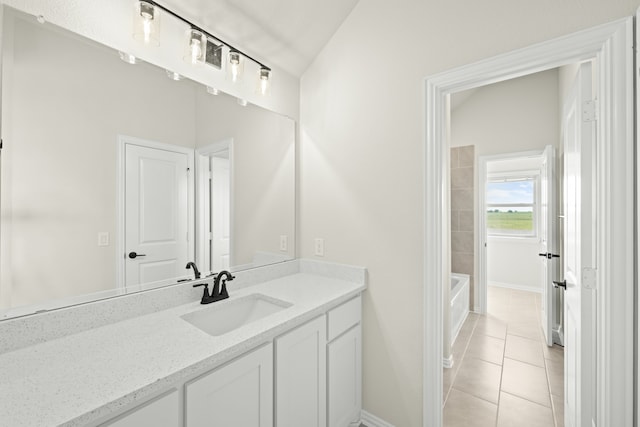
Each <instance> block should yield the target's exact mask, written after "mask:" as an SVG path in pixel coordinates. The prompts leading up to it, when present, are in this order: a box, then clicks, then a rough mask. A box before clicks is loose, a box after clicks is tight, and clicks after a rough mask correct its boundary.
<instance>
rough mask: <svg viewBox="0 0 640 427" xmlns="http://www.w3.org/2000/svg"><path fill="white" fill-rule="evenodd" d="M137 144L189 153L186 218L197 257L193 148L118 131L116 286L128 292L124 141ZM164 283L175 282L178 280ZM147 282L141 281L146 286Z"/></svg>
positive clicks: (191, 242) (191, 254) (190, 243)
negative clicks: (125, 256) (126, 277)
mask: <svg viewBox="0 0 640 427" xmlns="http://www.w3.org/2000/svg"><path fill="white" fill-rule="evenodd" d="M127 144H130V145H138V146H141V147H147V148H154V149H156V150H165V151H170V152H173V153H183V154H186V155H187V164H188V166H187V167H188V168H189V170H190V171H191V173H190V174H189V177H188V181H187V186H188V189H187V196H188V199H187V204H188V212H187V218H188V219H189V224H188V233H189V244H188V245H187V247H188V248H189V253H188V258H189V259H194V256H195V244H194V241H195V220H194V218H195V212H194V200H193V198H194V175H195V173H194V165H193V164H194V150H193V149H191V148H187V147H182V146H179V145H172V144H165V143H162V142H155V141H148V140H145V139H141V138H136V137H133V136H128V135H118V143H117V146H118V154H117V157H118V158H117V162H116V163H117V165H116V168H117V170H116V216H117V218H116V235H115V239H114V240H115V248H116V289H121V290H123V291H125V292H126V286H125V284H126V280H125V258H124V254H125V253H126V252H127V248H126V247H125V246H126V241H125V238H124V236H125V234H124V225H125V182H124V174H125V170H126V169H125V166H126V165H125V157H126V150H125V145H127ZM174 279H175V278H174ZM174 279H172V281H171V282H167V283H165V284H169V283H173V282H175V280H174ZM143 285H144V284H142V285H140V286H143Z"/></svg>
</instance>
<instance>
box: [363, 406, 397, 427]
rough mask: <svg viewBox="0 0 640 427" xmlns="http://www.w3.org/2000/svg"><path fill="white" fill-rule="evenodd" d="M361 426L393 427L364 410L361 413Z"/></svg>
mask: <svg viewBox="0 0 640 427" xmlns="http://www.w3.org/2000/svg"><path fill="white" fill-rule="evenodd" d="M362 424H364V425H365V426H367V427H394V425H393V424H389V423H388V422H386V421H385V420H383V419H380V418H378V417H376V416H375V415H373V414H370V413H368V412H367V411H365V410H363V411H362Z"/></svg>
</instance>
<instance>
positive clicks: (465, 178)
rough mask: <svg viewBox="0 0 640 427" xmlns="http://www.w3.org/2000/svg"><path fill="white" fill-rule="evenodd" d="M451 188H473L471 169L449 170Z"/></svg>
mask: <svg viewBox="0 0 640 427" xmlns="http://www.w3.org/2000/svg"><path fill="white" fill-rule="evenodd" d="M451 188H469V189H472V188H473V168H472V167H467V168H456V169H451Z"/></svg>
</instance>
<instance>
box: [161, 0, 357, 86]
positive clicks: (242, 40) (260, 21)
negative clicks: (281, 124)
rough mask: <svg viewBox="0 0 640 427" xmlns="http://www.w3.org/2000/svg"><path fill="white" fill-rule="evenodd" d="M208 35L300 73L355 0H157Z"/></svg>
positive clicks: (267, 61)
mask: <svg viewBox="0 0 640 427" xmlns="http://www.w3.org/2000/svg"><path fill="white" fill-rule="evenodd" d="M158 3H160V4H161V5H163V6H166V7H168V8H169V9H171V10H173V11H175V12H177V13H178V14H179V15H182V16H183V17H185V18H186V19H189V20H190V21H192V22H193V23H194V24H196V25H198V26H201V27H202V28H203V29H204V30H206V31H208V32H210V33H211V34H212V35H215V36H218V37H220V38H221V39H223V40H225V41H227V42H229V43H231V44H233V45H234V46H235V47H237V48H238V49H240V50H242V51H245V52H246V53H247V54H249V55H251V56H254V57H255V58H256V59H259V60H261V61H265V64H266V65H268V66H272V67H273V66H277V67H279V68H282V69H284V70H285V71H287V72H289V73H291V74H292V75H294V76H298V77H299V76H300V75H302V73H303V72H304V71H305V70H306V69H307V67H308V66H309V65H310V64H311V62H312V61H313V59H314V58H315V57H316V55H317V54H318V53H319V52H320V51H321V50H322V48H323V47H324V46H325V45H326V43H327V42H328V41H329V39H330V38H331V36H333V34H334V33H335V32H336V30H337V29H338V28H339V27H340V25H341V24H342V22H343V21H344V19H345V18H346V17H347V16H348V15H349V13H350V12H351V10H352V9H353V8H354V7H355V5H356V4H357V3H358V0H324V1H321V2H319V1H316V0H159V1H158Z"/></svg>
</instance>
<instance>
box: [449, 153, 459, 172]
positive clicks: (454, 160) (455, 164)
mask: <svg viewBox="0 0 640 427" xmlns="http://www.w3.org/2000/svg"><path fill="white" fill-rule="evenodd" d="M459 151H460V150H458V149H457V148H452V149H451V155H450V156H451V169H454V168H457V167H458V152H459Z"/></svg>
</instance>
